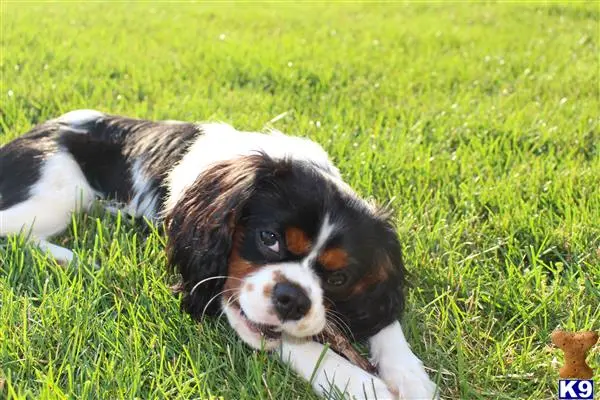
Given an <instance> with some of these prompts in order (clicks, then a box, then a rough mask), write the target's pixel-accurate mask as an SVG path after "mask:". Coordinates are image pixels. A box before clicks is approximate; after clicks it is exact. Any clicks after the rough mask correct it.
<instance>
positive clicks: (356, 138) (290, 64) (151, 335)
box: [0, 2, 600, 399]
mask: <svg viewBox="0 0 600 400" xmlns="http://www.w3.org/2000/svg"><path fill="white" fill-rule="evenodd" d="M599 17H600V11H599V8H598V5H597V4H595V3H593V2H590V3H577V4H575V5H566V4H559V3H547V4H546V5H542V4H528V5H519V4H488V3H477V4H446V5H427V4H417V3H415V4H409V5H399V4H398V5H394V4H379V5H377V4H374V3H373V4H362V5H361V4H356V3H352V4H350V3H344V4H342V3H338V4H337V5H335V6H327V7H325V6H320V5H316V4H311V5H305V6H302V7H300V6H291V5H286V4H282V3H278V4H274V5H270V6H266V5H260V6H259V5H250V4H238V5H230V6H224V5H218V4H214V3H213V4H208V5H198V4H189V3H185V4H184V3H181V4H173V5H168V4H164V3H148V4H145V5H141V4H137V5H136V4H123V3H113V4H109V3H105V4H99V3H91V4H85V5H84V4H73V3H64V2H62V3H56V4H41V3H6V2H4V3H3V4H2V14H1V18H2V38H1V41H2V59H1V61H0V64H1V65H0V70H1V71H2V80H1V81H2V87H1V90H0V99H1V100H0V107H1V109H0V135H1V136H0V142H1V143H6V142H7V141H9V140H10V139H12V138H14V137H16V136H18V135H20V134H21V133H23V132H25V131H27V130H28V129H29V128H31V127H32V126H33V125H34V124H36V123H38V122H41V121H43V120H45V119H47V118H51V117H55V116H57V115H59V114H61V113H63V112H66V111H68V110H71V109H77V108H96V109H100V110H103V111H107V112H111V113H119V114H126V115H131V116H137V117H144V118H157V119H161V118H164V119H184V120H206V119H219V120H224V121H227V122H230V123H233V124H234V125H235V126H237V127H240V128H243V129H261V128H263V127H265V126H268V125H272V126H274V127H276V128H278V129H281V130H283V131H286V132H288V133H291V134H298V135H304V136H308V137H310V138H312V139H314V140H316V141H318V142H320V143H322V144H323V146H324V147H325V148H326V150H328V151H329V152H330V153H331V154H332V156H333V157H334V159H335V161H336V162H337V163H338V164H339V166H340V168H341V170H342V172H343V174H344V177H345V178H346V179H347V180H348V182H349V183H350V184H351V185H352V186H353V187H354V188H356V190H357V191H358V192H359V193H360V194H361V195H363V196H365V197H374V198H375V199H377V200H378V201H379V202H380V203H383V204H386V203H388V202H389V203H391V205H392V206H393V207H394V209H395V217H396V223H397V228H398V233H399V235H400V237H401V239H402V241H403V245H404V251H405V255H406V263H407V266H408V268H409V269H410V272H411V274H412V278H411V282H412V283H413V284H414V288H413V289H412V291H411V292H410V303H409V304H410V307H409V310H408V312H407V314H406V315H405V317H404V319H403V325H404V327H405V329H406V332H407V336H408V340H409V342H410V343H411V344H412V346H413V348H414V350H415V352H416V353H417V354H418V355H419V356H420V357H422V359H423V360H424V362H425V364H426V365H427V366H428V367H429V368H431V373H432V376H434V377H435V379H437V380H438V381H439V384H440V386H441V388H442V392H443V395H444V397H447V398H455V399H457V398H465V399H466V398H468V399H472V398H473V399H476V398H480V399H517V398H519V399H520V398H527V399H549V398H556V396H557V395H556V393H557V379H558V372H557V362H556V361H555V359H557V360H558V362H559V363H560V362H562V355H561V354H560V352H559V351H558V350H557V349H555V348H553V347H552V346H551V345H550V340H549V334H550V332H551V331H552V330H553V329H555V328H556V327H562V328H565V329H569V330H584V329H596V330H598V329H600V289H598V288H600V133H599V125H600V118H599V116H598V114H599V110H600V100H599V97H600V94H599V69H600V66H599V59H598V51H599V48H598V40H599V36H598V32H599ZM277 116H280V117H279V119H277V118H275V117H277ZM273 119H277V120H276V121H275V122H271V123H270V121H272V120H273ZM74 221H75V223H74V224H73V225H72V226H71V227H70V228H69V231H68V232H67V233H65V234H64V235H62V236H61V237H59V238H57V239H56V241H57V242H59V243H61V244H62V245H65V246H67V247H72V248H74V249H75V250H76V252H78V253H79V254H80V255H81V257H83V258H84V259H86V260H92V259H97V260H98V261H99V262H100V263H101V264H102V265H103V268H102V269H101V270H100V271H97V272H95V271H91V270H90V269H88V268H80V269H65V268H63V267H60V266H58V265H56V264H55V263H54V262H53V261H51V260H49V259H48V258H46V257H45V256H44V255H43V254H41V253H40V252H39V251H38V250H36V249H34V248H31V247H29V246H26V245H24V244H23V243H22V241H19V240H18V239H10V240H6V239H4V240H3V241H2V242H0V245H1V246H2V248H1V249H0V252H1V253H0V256H1V259H0V262H1V266H0V378H1V379H4V383H3V389H0V397H8V398H48V399H59V398H66V397H69V398H85V399H96V398H111V399H112V398H115V399H117V398H127V399H130V398H143V399H149V398H169V399H173V398H207V397H209V396H211V395H215V396H216V395H222V396H224V397H225V398H228V399H255V398H265V399H280V398H285V399H288V398H289V399H292V398H293V399H305V398H314V395H312V392H311V390H310V388H309V387H308V385H307V384H306V383H304V382H303V381H302V380H300V379H299V378H297V377H296V376H295V375H294V374H293V373H292V372H291V371H289V370H288V369H287V368H285V367H284V366H282V365H280V364H279V363H278V362H276V361H275V360H272V359H270V358H269V357H268V356H267V355H265V354H263V353H260V352H254V351H251V350H250V349H248V348H247V347H246V346H244V345H242V344H241V343H240V341H239V340H238V339H237V338H236V336H235V335H234V334H233V332H232V330H230V329H229V328H228V327H227V326H226V323H225V321H224V320H223V319H221V320H211V321H206V323H203V324H202V325H198V324H195V323H193V322H192V321H191V320H190V319H188V318H187V317H186V316H184V315H182V314H181V313H180V312H179V310H178V302H177V300H176V299H175V298H173V296H172V295H171V294H170V292H169V289H168V286H169V284H172V283H173V282H175V280H176V277H172V276H169V274H168V273H167V272H166V268H165V256H164V254H163V245H164V238H163V237H162V236H160V235H159V234H157V233H156V232H153V233H151V234H150V235H149V236H146V235H145V234H142V232H141V230H140V229H139V228H137V227H135V226H133V225H132V224H131V223H130V222H129V221H126V220H120V219H118V218H116V217H111V216H103V214H102V212H93V213H90V214H88V215H80V216H77V217H76V218H75V220H74ZM599 347H600V346H598V347H596V349H595V350H594V351H592V356H591V357H590V358H589V362H590V364H591V365H592V367H593V368H595V370H596V379H600V350H599ZM597 382H598V381H597Z"/></svg>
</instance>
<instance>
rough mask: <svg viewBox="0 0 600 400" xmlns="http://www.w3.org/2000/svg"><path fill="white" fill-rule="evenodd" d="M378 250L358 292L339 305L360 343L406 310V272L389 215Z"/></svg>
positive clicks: (381, 218) (381, 222)
mask: <svg viewBox="0 0 600 400" xmlns="http://www.w3.org/2000/svg"><path fill="white" fill-rule="evenodd" d="M377 219H378V220H379V221H378V224H379V227H378V234H377V235H378V236H377V243H378V246H379V248H378V250H377V251H376V252H375V254H374V258H373V260H371V262H372V266H371V268H370V272H369V273H368V274H367V275H365V276H364V277H363V278H362V279H361V280H360V281H359V282H357V283H356V286H355V290H354V293H353V294H352V295H351V296H350V297H349V298H348V299H345V300H343V301H338V302H336V304H335V307H336V309H337V310H338V311H339V312H340V314H341V315H342V316H343V317H342V318H343V319H344V320H345V322H346V323H347V324H348V326H349V327H350V330H351V331H352V333H353V335H354V338H355V339H356V340H365V339H368V338H370V337H372V336H373V335H375V334H376V333H377V332H379V331H380V330H381V329H383V328H385V327H386V326H388V325H389V324H391V323H392V322H394V321H397V320H398V318H399V317H400V315H401V314H402V311H403V310H404V295H405V293H404V291H405V286H406V273H407V272H406V269H405V267H404V262H403V259H402V249H401V246H400V242H399V240H398V235H397V233H396V230H395V228H394V226H393V224H392V223H391V220H390V218H389V216H387V215H381V214H380V215H379V216H378V217H377Z"/></svg>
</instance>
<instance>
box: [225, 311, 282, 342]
mask: <svg viewBox="0 0 600 400" xmlns="http://www.w3.org/2000/svg"><path fill="white" fill-rule="evenodd" d="M231 307H232V308H233V309H234V310H235V311H236V312H237V313H238V314H239V316H240V317H241V318H242V320H243V321H244V323H245V324H246V326H247V327H248V329H250V330H251V331H252V332H255V333H258V334H259V335H260V336H262V337H264V338H265V339H267V340H278V339H281V327H280V326H275V325H268V324H261V323H258V322H254V321H252V320H250V319H249V318H248V316H246V313H245V312H244V310H243V309H242V308H241V306H240V304H239V303H238V302H235V303H233V304H232V305H231Z"/></svg>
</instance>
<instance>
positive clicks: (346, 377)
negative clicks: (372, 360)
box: [322, 368, 398, 400]
mask: <svg viewBox="0 0 600 400" xmlns="http://www.w3.org/2000/svg"><path fill="white" fill-rule="evenodd" d="M326 381H327V384H325V385H322V390H323V392H324V394H326V396H325V397H327V398H333V399H338V398H342V399H348V400H370V399H378V400H396V399H397V398H398V396H397V395H395V394H394V393H393V392H392V391H390V389H389V388H388V385H387V383H386V382H384V381H383V380H382V379H380V378H378V377H376V376H374V375H371V374H369V373H367V372H365V371H364V370H362V369H359V368H356V369H354V368H352V369H347V370H345V371H342V370H340V369H338V370H337V371H335V375H334V376H333V377H326Z"/></svg>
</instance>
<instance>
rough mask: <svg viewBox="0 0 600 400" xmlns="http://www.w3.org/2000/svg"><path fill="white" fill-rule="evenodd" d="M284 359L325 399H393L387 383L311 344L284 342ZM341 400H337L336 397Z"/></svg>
mask: <svg viewBox="0 0 600 400" xmlns="http://www.w3.org/2000/svg"><path fill="white" fill-rule="evenodd" d="M279 356H280V357H281V359H282V360H283V361H284V362H285V363H287V364H289V365H290V366H291V368H292V369H293V370H294V371H296V373H298V374H299V375H301V376H302V377H303V378H304V379H306V380H307V381H309V382H310V383H311V385H312V387H313V388H314V390H315V391H316V392H317V393H318V394H319V395H321V396H326V397H330V396H331V395H332V394H334V393H338V394H341V393H343V395H344V398H347V399H386V400H387V399H393V398H394V396H393V395H392V393H391V392H390V391H389V390H388V388H387V385H386V383H385V382H384V381H382V380H381V379H379V378H378V377H376V376H374V375H371V374H369V373H368V372H366V371H365V370H363V369H361V368H359V367H357V366H356V365H354V364H352V363H350V362H349V361H348V360H346V359H345V358H343V357H341V356H340V355H338V354H336V353H335V352H333V351H332V350H330V349H328V348H326V347H325V346H324V345H322V344H321V343H317V342H314V341H311V340H305V341H300V340H296V339H293V338H284V339H283V341H282V344H281V349H280V352H279ZM333 398H337V397H335V396H334V397H333Z"/></svg>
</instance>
